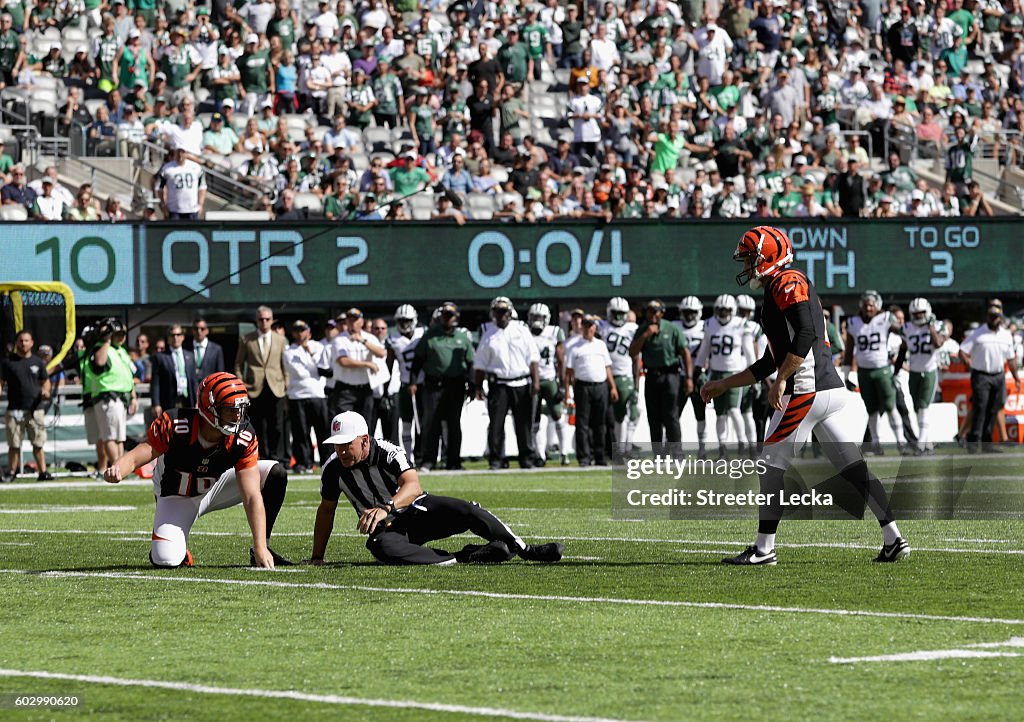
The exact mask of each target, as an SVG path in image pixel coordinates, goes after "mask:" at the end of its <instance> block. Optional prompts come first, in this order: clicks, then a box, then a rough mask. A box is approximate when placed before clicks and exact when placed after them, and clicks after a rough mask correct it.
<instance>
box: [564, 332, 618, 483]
mask: <svg viewBox="0 0 1024 722" xmlns="http://www.w3.org/2000/svg"><path fill="white" fill-rule="evenodd" d="M565 377H566V390H565V401H566V403H568V402H569V386H572V389H573V395H574V396H575V398H576V460H577V461H579V463H580V466H590V465H591V464H593V465H594V466H604V465H605V463H606V459H605V455H604V451H605V448H604V439H605V434H606V433H607V431H608V428H607V422H608V407H609V399H611V403H615V402H617V401H618V400H619V392H618V389H616V388H615V378H614V377H613V376H612V357H611V354H609V353H608V345H607V344H606V343H605V342H604V341H601V340H599V339H598V338H597V317H596V316H592V315H590V314H587V315H586V316H584V317H583V340H582V341H581V342H579V343H578V344H576V345H575V346H573V349H572V352H571V353H570V354H569V357H568V358H567V359H566V362H565Z"/></svg>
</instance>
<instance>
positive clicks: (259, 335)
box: [235, 306, 288, 469]
mask: <svg viewBox="0 0 1024 722" xmlns="http://www.w3.org/2000/svg"><path fill="white" fill-rule="evenodd" d="M273 323H274V312H273V311H272V310H270V309H269V308H267V307H266V306H260V307H259V308H258V309H256V330H255V331H253V332H252V333H248V334H246V335H245V336H244V337H242V341H241V343H240V344H239V345H238V353H237V354H236V355H235V375H236V376H238V377H239V378H240V379H242V381H244V382H245V388H246V390H247V391H248V392H249V398H250V399H251V400H252V405H251V406H250V407H249V418H250V419H251V420H252V424H253V426H254V427H255V428H256V438H257V439H259V440H260V458H261V459H273V460H274V461H279V462H281V463H282V464H283V465H284V468H286V469H287V468H288V451H287V449H285V438H284V434H285V418H284V412H285V387H286V385H287V376H286V374H285V369H284V350H285V348H286V347H287V345H288V343H287V341H286V340H285V338H284V336H282V335H281V334H279V333H274V332H273V330H271V325H272V324H273Z"/></svg>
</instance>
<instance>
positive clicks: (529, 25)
mask: <svg viewBox="0 0 1024 722" xmlns="http://www.w3.org/2000/svg"><path fill="white" fill-rule="evenodd" d="M523 39H524V40H525V41H526V47H527V49H528V50H529V52H530V61H529V69H528V70H527V74H528V75H530V76H532V77H533V79H534V80H540V78H541V58H543V57H544V56H545V55H546V56H547V59H548V65H549V66H551V67H552V68H553V67H555V57H554V54H553V51H552V49H551V39H550V37H549V36H548V29H547V28H546V27H544V26H543V25H541V23H540V21H539V20H538V19H537V11H536V10H531V11H530V12H528V13H526V27H524V28H523Z"/></svg>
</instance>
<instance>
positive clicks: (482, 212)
mask: <svg viewBox="0 0 1024 722" xmlns="http://www.w3.org/2000/svg"><path fill="white" fill-rule="evenodd" d="M466 207H467V210H468V211H469V215H470V216H471V217H472V218H474V219H476V220H478V221H489V220H490V219H491V218H493V217H494V197H493V196H489V195H487V194H486V193H470V194H469V197H468V198H467V202H466Z"/></svg>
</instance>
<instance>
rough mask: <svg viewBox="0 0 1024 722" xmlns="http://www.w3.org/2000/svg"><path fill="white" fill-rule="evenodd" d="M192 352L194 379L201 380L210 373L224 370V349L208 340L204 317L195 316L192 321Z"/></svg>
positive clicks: (208, 327) (208, 328) (207, 329)
mask: <svg viewBox="0 0 1024 722" xmlns="http://www.w3.org/2000/svg"><path fill="white" fill-rule="evenodd" d="M192 353H194V354H195V356H196V380H198V381H202V380H203V379H205V378H206V377H207V376H209V375H210V374H215V373H220V372H221V371H223V370H224V349H223V348H221V345H220V344H219V343H217V342H216V341H211V340H210V326H209V324H207V323H206V319H203V318H197V319H196V320H195V321H194V322H193V323H192Z"/></svg>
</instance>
